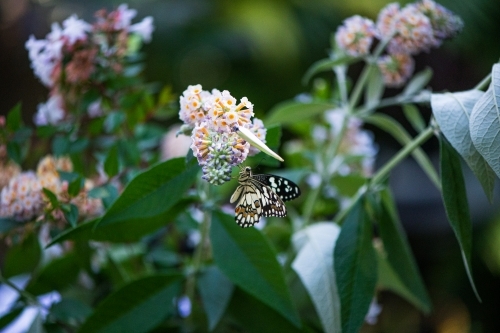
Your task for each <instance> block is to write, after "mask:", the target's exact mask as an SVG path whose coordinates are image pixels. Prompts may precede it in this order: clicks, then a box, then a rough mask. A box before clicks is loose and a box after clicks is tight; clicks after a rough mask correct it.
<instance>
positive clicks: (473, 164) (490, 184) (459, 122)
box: [431, 90, 495, 201]
mask: <svg viewBox="0 0 500 333" xmlns="http://www.w3.org/2000/svg"><path fill="white" fill-rule="evenodd" d="M483 95H484V92H482V91H479V90H469V91H463V92H457V93H445V94H432V96H431V107H432V113H433V114H434V117H435V118H436V121H437V123H438V124H439V128H440V129H441V131H442V132H443V134H444V136H445V137H446V139H447V140H448V141H449V142H450V144H451V145H452V146H453V148H455V149H456V151H457V152H458V153H459V154H460V155H461V156H462V158H463V159H464V160H465V162H466V163H467V165H468V166H469V168H470V169H471V170H472V172H473V173H474V174H475V175H476V177H477V179H478V180H479V182H480V183H481V185H482V186H483V189H484V192H485V193H486V196H487V197H488V199H489V200H490V201H491V200H492V199H493V189H494V186H495V172H494V171H493V169H492V168H491V167H490V166H489V164H488V162H486V160H485V159H484V157H483V156H482V155H481V154H480V153H479V152H478V151H477V149H476V147H475V146H474V144H473V143H472V139H471V133H470V130H469V118H470V115H471V113H472V109H473V108H474V105H475V104H476V103H477V101H478V100H479V99H481V97H482V96H483Z"/></svg>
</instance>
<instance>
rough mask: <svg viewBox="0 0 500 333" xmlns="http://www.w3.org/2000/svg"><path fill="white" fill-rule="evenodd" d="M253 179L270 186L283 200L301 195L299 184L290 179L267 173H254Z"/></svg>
mask: <svg viewBox="0 0 500 333" xmlns="http://www.w3.org/2000/svg"><path fill="white" fill-rule="evenodd" d="M252 179H255V180H257V181H259V182H260V183H262V184H264V185H267V186H269V187H270V188H271V189H272V190H273V191H274V192H275V193H276V194H278V195H279V197H280V198H281V200H283V201H289V200H293V199H295V198H297V197H298V196H300V188H299V186H298V185H297V184H295V183H294V182H292V181H291V180H290V179H286V178H283V177H280V176H276V175H267V174H260V175H253V177H252Z"/></svg>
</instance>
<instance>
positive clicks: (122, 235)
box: [47, 199, 193, 247]
mask: <svg viewBox="0 0 500 333" xmlns="http://www.w3.org/2000/svg"><path fill="white" fill-rule="evenodd" d="M192 202H193V201H192V200H191V199H182V200H181V201H179V202H177V204H176V205H175V206H174V207H172V208H170V209H169V210H168V211H167V212H165V214H164V216H165V218H161V217H158V218H156V219H147V220H144V221H142V222H141V223H138V222H137V221H136V220H130V221H127V222H123V223H119V224H114V223H112V224H109V225H106V226H99V227H98V228H96V226H97V224H98V223H99V219H95V220H92V221H89V222H85V223H82V224H79V225H78V226H76V228H71V229H67V230H65V231H63V232H61V233H60V234H59V235H57V236H56V237H54V238H53V239H52V241H51V242H50V243H49V244H48V245H47V247H50V246H52V245H54V244H57V243H61V242H63V241H65V240H70V239H71V240H82V241H88V240H91V239H92V240H97V241H109V242H118V243H121V242H134V241H139V240H140V239H141V238H142V237H144V236H145V235H148V234H150V233H152V232H153V231H155V230H157V229H159V228H161V227H162V226H165V225H166V224H167V223H169V222H172V221H173V220H174V219H175V218H176V217H177V215H178V214H180V213H181V212H184V211H185V210H186V209H187V207H188V206H189V205H190V204H192Z"/></svg>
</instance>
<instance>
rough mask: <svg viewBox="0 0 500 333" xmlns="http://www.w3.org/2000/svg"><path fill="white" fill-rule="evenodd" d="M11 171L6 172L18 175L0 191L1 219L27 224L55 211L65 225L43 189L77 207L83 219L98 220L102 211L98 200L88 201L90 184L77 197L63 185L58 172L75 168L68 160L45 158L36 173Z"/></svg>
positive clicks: (57, 217) (14, 175) (62, 217)
mask: <svg viewBox="0 0 500 333" xmlns="http://www.w3.org/2000/svg"><path fill="white" fill-rule="evenodd" d="M8 168H9V169H6V170H15V171H17V172H15V173H14V174H13V177H12V178H11V179H10V181H9V182H8V183H7V184H5V185H4V186H3V187H0V189H1V192H0V217H10V218H13V219H14V220H16V221H19V222H26V221H31V220H34V219H37V218H38V217H40V216H42V215H44V213H45V211H52V212H53V218H55V219H56V220H59V221H63V220H64V216H63V214H61V213H60V212H56V211H54V210H53V207H51V202H50V200H49V198H47V197H46V194H45V193H44V191H43V189H44V188H45V189H47V190H49V191H51V192H52V193H54V194H55V195H56V197H57V199H58V200H59V202H61V203H72V204H74V205H76V207H77V208H78V211H79V215H80V216H81V217H83V218H87V217H95V216H98V215H99V214H101V213H102V211H103V207H102V203H101V201H100V200H99V199H94V198H89V197H88V191H89V190H91V189H92V187H93V186H92V183H91V181H89V180H86V181H85V186H84V188H83V189H82V190H81V191H80V193H79V194H78V195H77V196H75V197H70V196H69V194H68V183H67V182H66V181H61V179H60V175H59V171H65V172H71V171H72V169H73V166H72V163H71V161H70V160H69V159H68V158H57V159H55V158H53V157H52V156H46V157H44V158H43V159H42V160H41V161H40V162H39V163H38V166H37V170H36V172H33V171H25V172H20V171H19V170H20V169H19V168H12V167H10V166H9V167H8ZM0 185H2V184H0Z"/></svg>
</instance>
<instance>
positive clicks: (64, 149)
mask: <svg viewBox="0 0 500 333" xmlns="http://www.w3.org/2000/svg"><path fill="white" fill-rule="evenodd" d="M70 145H71V142H70V141H69V139H68V138H67V137H66V136H63V135H56V136H55V137H54V139H53V140H52V153H53V154H54V155H55V156H56V157H58V156H63V155H67V154H68V152H69V148H70Z"/></svg>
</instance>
